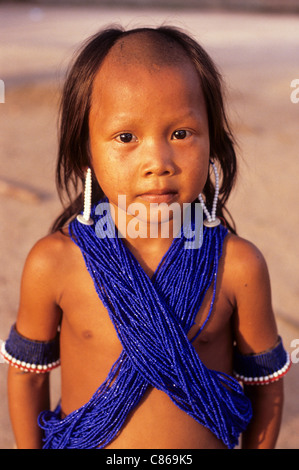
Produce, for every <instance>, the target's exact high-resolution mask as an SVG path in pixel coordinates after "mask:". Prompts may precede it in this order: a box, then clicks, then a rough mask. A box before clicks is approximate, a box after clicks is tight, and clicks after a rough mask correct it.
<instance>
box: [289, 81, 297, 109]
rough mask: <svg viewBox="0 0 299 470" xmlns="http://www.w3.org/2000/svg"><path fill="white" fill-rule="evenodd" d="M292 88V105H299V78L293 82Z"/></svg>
mask: <svg viewBox="0 0 299 470" xmlns="http://www.w3.org/2000/svg"><path fill="white" fill-rule="evenodd" d="M290 86H291V88H294V90H293V91H292V92H291V95H290V98H291V101H292V103H294V104H296V103H299V78H294V80H292V81H291V85H290Z"/></svg>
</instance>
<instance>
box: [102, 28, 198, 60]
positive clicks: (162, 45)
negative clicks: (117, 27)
mask: <svg viewBox="0 0 299 470" xmlns="http://www.w3.org/2000/svg"><path fill="white" fill-rule="evenodd" d="M108 59H109V60H110V61H111V62H112V63H113V62H116V63H118V64H121V65H123V66H124V65H132V64H139V65H144V66H153V65H155V66H165V65H168V66H169V65H175V64H179V63H182V62H190V59H189V58H188V56H187V53H186V51H185V50H184V48H183V47H182V46H181V45H180V44H179V43H178V42H177V41H175V40H174V39H172V38H169V37H168V36H165V35H164V34H162V33H159V32H157V31H155V30H148V31H143V32H137V33H134V32H133V33H130V34H128V35H127V36H122V37H121V38H120V39H119V40H118V41H116V43H115V44H114V45H113V46H112V48H111V49H110V51H109V53H108Z"/></svg>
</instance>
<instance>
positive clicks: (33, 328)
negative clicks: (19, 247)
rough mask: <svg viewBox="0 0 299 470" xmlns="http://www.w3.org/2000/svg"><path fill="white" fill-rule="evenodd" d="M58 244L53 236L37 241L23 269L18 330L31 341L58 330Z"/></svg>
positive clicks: (43, 339)
mask: <svg viewBox="0 0 299 470" xmlns="http://www.w3.org/2000/svg"><path fill="white" fill-rule="evenodd" d="M60 245H61V243H59V240H58V239H57V238H56V237H55V236H49V237H45V238H44V239H42V240H40V241H39V242H37V243H36V244H35V246H34V247H33V248H32V250H31V251H30V253H29V255H28V257H27V259H26V262H25V266H24V269H23V274H22V280H21V289H20V304H19V310H18V316H17V330H18V331H19V333H20V334H22V335H23V336H25V337H27V338H30V339H33V340H38V341H48V340H51V339H53V338H54V337H55V336H56V333H57V327H58V324H59V322H60V315H61V312H60V308H59V306H58V302H57V299H58V295H59V287H58V286H59V276H58V272H59V251H61V247H60Z"/></svg>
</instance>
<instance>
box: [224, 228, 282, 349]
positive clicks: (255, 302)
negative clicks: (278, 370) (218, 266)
mask: <svg viewBox="0 0 299 470" xmlns="http://www.w3.org/2000/svg"><path fill="white" fill-rule="evenodd" d="M225 273H226V276H225V277H226V285H227V286H228V291H229V293H230V297H231V299H233V300H232V303H233V304H234V307H235V317H234V327H235V335H236V338H237V341H238V344H239V347H240V349H241V350H242V351H243V352H244V353H250V352H258V351H262V350H265V349H267V348H269V347H271V346H272V345H273V344H274V343H275V342H276V339H277V329H276V323H275V318H274V313H273V309H272V300H271V285H270V276H269V271H268V266H267V263H266V260H265V257H264V255H263V254H262V252H261V251H260V249H259V248H258V247H256V246H255V245H254V244H253V243H251V242H249V241H248V240H245V239H243V238H240V237H238V236H235V235H231V234H230V235H229V236H228V238H227V241H226V246H225Z"/></svg>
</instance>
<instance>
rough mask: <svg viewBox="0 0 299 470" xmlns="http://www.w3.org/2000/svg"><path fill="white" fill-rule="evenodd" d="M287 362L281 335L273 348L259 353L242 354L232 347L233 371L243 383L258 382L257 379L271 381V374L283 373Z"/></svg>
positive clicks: (287, 355)
mask: <svg viewBox="0 0 299 470" xmlns="http://www.w3.org/2000/svg"><path fill="white" fill-rule="evenodd" d="M289 362H290V361H289V354H288V353H287V351H286V350H285V349H284V346H283V342H282V339H281V337H279V338H278V341H277V344H276V345H275V346H274V347H273V348H271V349H269V350H267V351H264V352H262V353H259V354H247V355H243V354H241V353H240V352H239V351H238V349H237V348H236V347H235V348H234V364H233V367H234V373H235V375H236V376H237V377H239V378H241V379H242V380H244V381H245V383H246V381H250V382H251V383H254V381H255V382H256V383H259V381H258V379H261V382H267V381H271V378H272V376H273V374H277V377H279V376H280V375H283V373H284V372H285V371H286V370H287V368H288V365H289ZM269 377H270V378H269ZM275 377H276V375H275V376H274V378H275Z"/></svg>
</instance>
